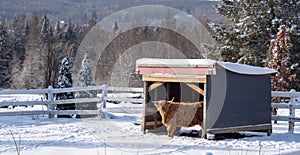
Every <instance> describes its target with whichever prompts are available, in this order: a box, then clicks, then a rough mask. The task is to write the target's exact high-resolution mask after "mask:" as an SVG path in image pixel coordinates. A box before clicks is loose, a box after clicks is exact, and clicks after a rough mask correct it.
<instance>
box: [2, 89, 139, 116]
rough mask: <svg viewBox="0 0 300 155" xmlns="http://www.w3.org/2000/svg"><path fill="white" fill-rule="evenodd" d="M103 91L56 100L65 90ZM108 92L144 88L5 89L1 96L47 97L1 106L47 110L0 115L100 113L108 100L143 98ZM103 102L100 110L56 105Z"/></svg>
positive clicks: (131, 91) (132, 100)
mask: <svg viewBox="0 0 300 155" xmlns="http://www.w3.org/2000/svg"><path fill="white" fill-rule="evenodd" d="M91 90H94V91H101V94H102V95H101V97H95V98H75V99H68V100H55V94H58V93H64V92H81V91H91ZM108 92H113V93H124V92H125V93H141V92H143V89H142V88H128V87H108V86H107V85H106V84H104V85H100V86H88V87H72V88H63V89H54V88H52V87H51V86H50V87H49V88H48V89H31V90H4V91H0V96H5V95H6V97H7V95H20V94H32V95H41V94H43V95H46V94H47V99H46V100H43V101H4V102H0V106H33V105H45V106H47V110H32V111H31V110H30V111H17V110H16V111H2V112H0V116H17V115H48V116H49V117H50V118H51V117H53V116H54V115H72V114H73V115H75V114H79V115H85V114H92V115H99V114H100V110H101V108H106V102H107V101H126V102H134V103H142V102H143V100H142V99H136V98H127V97H111V96H108ZM92 102H97V103H102V105H101V106H102V107H101V108H100V110H56V109H55V105H59V104H73V103H92Z"/></svg>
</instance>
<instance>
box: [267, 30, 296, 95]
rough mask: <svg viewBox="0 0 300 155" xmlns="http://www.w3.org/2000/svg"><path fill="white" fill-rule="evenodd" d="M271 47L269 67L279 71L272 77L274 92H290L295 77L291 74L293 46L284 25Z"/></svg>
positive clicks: (272, 41)
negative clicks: (291, 48)
mask: <svg viewBox="0 0 300 155" xmlns="http://www.w3.org/2000/svg"><path fill="white" fill-rule="evenodd" d="M270 47H271V55H272V58H271V60H269V61H268V63H267V67H268V68H272V69H275V70H277V71H278V73H277V74H276V75H275V76H273V77H272V90H274V91H288V90H290V89H291V88H292V87H291V84H290V82H291V81H292V80H293V79H294V76H295V75H292V74H291V71H292V63H291V61H290V51H289V48H290V47H291V44H290V40H289V36H288V34H287V30H286V27H285V26H284V25H281V26H280V27H279V28H278V33H277V35H276V39H273V40H271V43H270Z"/></svg>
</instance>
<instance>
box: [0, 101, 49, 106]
mask: <svg viewBox="0 0 300 155" xmlns="http://www.w3.org/2000/svg"><path fill="white" fill-rule="evenodd" d="M50 103H51V102H50V101H18V102H0V106H24V105H25V106H32V105H47V104H50Z"/></svg>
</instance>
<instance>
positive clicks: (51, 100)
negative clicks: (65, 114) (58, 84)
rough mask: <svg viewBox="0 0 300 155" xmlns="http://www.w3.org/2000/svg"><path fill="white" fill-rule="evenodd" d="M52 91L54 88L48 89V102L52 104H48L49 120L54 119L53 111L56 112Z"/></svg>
mask: <svg viewBox="0 0 300 155" xmlns="http://www.w3.org/2000/svg"><path fill="white" fill-rule="evenodd" d="M52 90H53V87H52V86H49V87H48V101H50V102H49V104H48V112H49V115H48V118H53V117H54V115H53V114H52V113H53V110H54V104H53V101H54V95H53V92H52Z"/></svg>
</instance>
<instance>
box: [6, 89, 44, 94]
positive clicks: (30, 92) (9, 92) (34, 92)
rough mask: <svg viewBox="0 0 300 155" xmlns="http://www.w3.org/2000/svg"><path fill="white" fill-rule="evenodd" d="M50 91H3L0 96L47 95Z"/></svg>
mask: <svg viewBox="0 0 300 155" xmlns="http://www.w3.org/2000/svg"><path fill="white" fill-rule="evenodd" d="M48 92H49V89H29V90H2V91H0V95H8V94H9V95H11V94H46V93H48Z"/></svg>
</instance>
